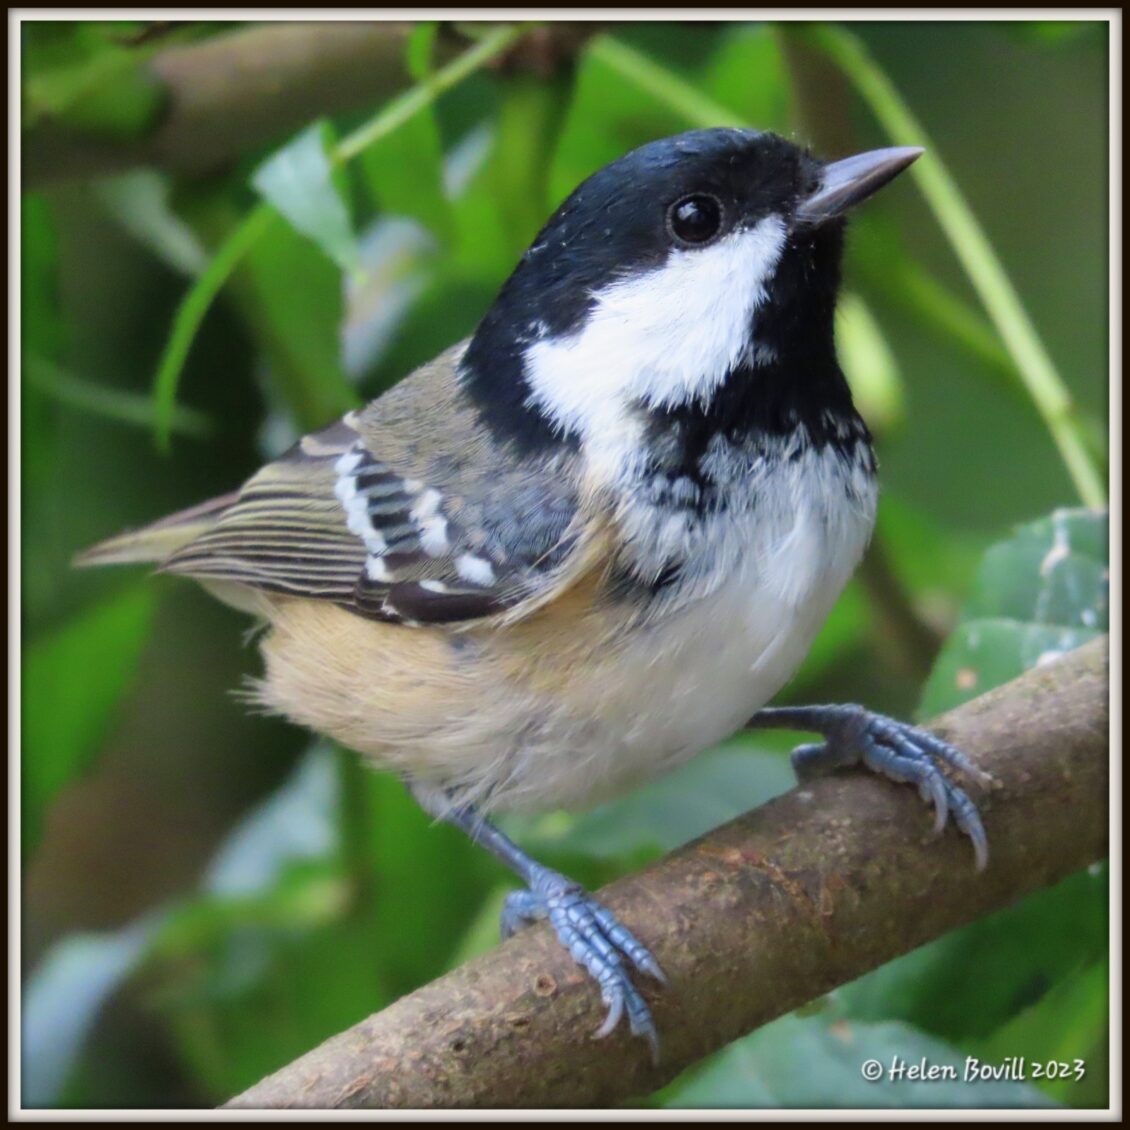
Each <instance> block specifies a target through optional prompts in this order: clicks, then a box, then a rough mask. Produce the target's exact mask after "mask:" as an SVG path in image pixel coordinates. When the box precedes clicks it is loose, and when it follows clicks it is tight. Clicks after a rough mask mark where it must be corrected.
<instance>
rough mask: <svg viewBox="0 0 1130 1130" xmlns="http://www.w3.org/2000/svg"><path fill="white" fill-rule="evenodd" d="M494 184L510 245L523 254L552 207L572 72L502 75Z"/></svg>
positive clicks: (510, 249) (513, 252)
mask: <svg viewBox="0 0 1130 1130" xmlns="http://www.w3.org/2000/svg"><path fill="white" fill-rule="evenodd" d="M500 87H501V90H500V93H501V105H500V107H499V113H498V125H497V134H496V138H495V146H494V152H493V153H492V154H491V163H490V174H491V175H490V186H491V189H492V191H493V193H494V195H495V198H496V200H497V201H498V206H499V208H500V211H501V216H502V223H503V228H504V229H505V232H506V236H507V241H506V246H507V249H508V252H509V254H510V257H511V258H512V259H516V258H518V256H520V255H521V254H522V253H523V252H524V251H525V250H526V248H527V247H528V246H529V245H530V243H531V242H532V241H533V239H534V237H535V236H536V235H537V233H538V231H539V230H540V228H541V226H542V224H544V223H545V219H546V215H547V214H548V212H549V211H550V207H551V204H550V197H549V170H550V168H551V166H552V163H553V156H554V152H555V150H556V148H557V142H558V139H559V137H560V134H561V129H562V126H563V125H564V123H565V117H566V112H567V111H568V109H569V103H570V99H571V95H572V91H573V74H572V71H571V70H563V71H562V72H560V73H559V74H557V75H555V76H553V77H552V78H548V79H546V78H539V77H537V76H535V75H529V74H521V73H518V74H512V75H507V76H505V77H503V78H502V79H501V80H500Z"/></svg>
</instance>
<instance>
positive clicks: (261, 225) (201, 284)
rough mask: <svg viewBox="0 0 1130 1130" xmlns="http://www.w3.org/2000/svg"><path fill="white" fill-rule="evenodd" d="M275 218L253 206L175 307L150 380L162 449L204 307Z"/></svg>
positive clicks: (263, 207) (263, 208)
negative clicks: (159, 359)
mask: <svg viewBox="0 0 1130 1130" xmlns="http://www.w3.org/2000/svg"><path fill="white" fill-rule="evenodd" d="M275 218H276V213H275V211H274V209H273V208H270V207H269V206H268V205H266V204H260V205H258V206H256V207H255V208H253V209H252V210H251V212H249V213H248V215H247V216H246V218H245V219H243V220H242V221H241V222H240V224H239V226H238V227H236V229H235V230H234V231H233V232H232V233H231V235H229V236H228V238H227V239H225V240H224V242H223V243H222V244H221V245H220V248H219V250H218V251H217V252H216V254H215V255H214V256H213V257H212V261H211V262H210V263H209V264H208V266H207V267H206V268H205V269H204V271H203V273H202V274H201V275H200V278H198V279H197V280H196V282H195V283H193V285H192V287H191V288H190V289H189V291H188V293H187V294H186V295H185V296H184V298H183V299H182V301H181V304H180V306H179V307H178V308H177V312H176V315H175V317H174V318H173V328H172V332H171V333H170V334H169V340H168V342H167V343H166V345H165V351H164V353H163V354H162V355H161V361H160V364H159V365H158V366H157V376H156V377H155V378H154V381H153V400H154V421H153V423H154V429H155V432H156V438H157V446H158V447H159V448H160V449H161V450H162V451H168V449H169V435H170V433H171V431H172V423H173V414H174V412H175V410H176V395H177V384H178V383H179V382H180V374H181V370H182V369H183V368H184V363H185V360H186V359H187V358H188V351H189V349H190V348H191V347H192V342H193V340H194V339H195V338H196V331H197V330H198V329H199V328H200V323H201V322H202V321H203V320H204V315H205V314H206V313H207V312H208V307H209V306H211V305H212V300H213V299H214V298H215V297H216V295H217V294H218V293H219V292H220V288H221V287H222V286H223V285H224V283H225V282H227V280H228V276H229V275H230V274H231V273H232V271H234V270H235V267H236V264H237V263H238V262H239V261H240V259H242V258H243V256H244V255H245V254H246V253H247V252H248V251H249V250H250V249H251V247H252V246H253V245H254V244H255V242H256V241H257V240H258V239H259V237H260V236H261V235H262V234H263V233H264V232H265V231H267V229H268V228H269V227H270V226H271V222H272V221H273V220H274V219H275Z"/></svg>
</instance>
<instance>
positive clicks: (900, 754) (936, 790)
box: [747, 706, 991, 871]
mask: <svg viewBox="0 0 1130 1130" xmlns="http://www.w3.org/2000/svg"><path fill="white" fill-rule="evenodd" d="M747 725H748V726H750V727H757V728H763V729H782V730H808V731H811V732H812V733H817V734H823V735H824V739H825V740H824V741H823V742H821V743H819V744H818V745H803V746H798V747H797V748H796V749H795V750H793V757H792V760H793V768H794V769H795V770H796V774H797V777H798V779H800V780H802V781H803V780H807V779H810V778H812V777H814V776H818V775H820V774H824V773H829V772H831V771H832V770H834V769H839V768H842V767H843V766H846V765H856V764H859V763H860V762H862V763H863V764H864V765H866V766H867V768H868V769H872V770H874V771H875V772H876V773H882V774H883V775H884V776H885V777H890V778H891V779H892V780H894V781H905V782H907V783H909V784H912V785H917V786H918V792H919V793H920V794H921V796H922V798H923V800H925V801H927V802H928V803H930V804H932V805H933V806H934V812H935V817H936V818H935V821H934V826H935V829H936V830H937V831H939V832H940V831H941V830H942V829H943V828H944V827H945V824H946V820H947V818H948V817H949V816H950V815H951V814H952V815H953V818H954V823H956V824H957V826H958V828H960V829H961V831H962V832H964V833H965V834H966V835H967V836H968V837H969V839H970V840H971V841H972V842H973V853H974V857H975V859H976V864H977V870H978V871H981V870H983V869H984V867H985V865H986V864H987V863H988V861H989V841H988V837H987V836H986V835H985V828H984V825H983V824H982V823H981V816H980V814H979V813H978V811H977V806H976V805H975V804H974V803H973V801H972V800H971V799H970V798H969V796H968V794H967V793H965V792H964V790H962V789H959V788H958V787H957V786H956V785H955V784H953V783H952V782H951V781H949V780H948V779H947V778H946V776H945V775H944V774H943V773H942V772H941V770H940V769H939V768H938V765H939V763H941V764H945V765H949V766H950V767H951V768H953V769H957V770H958V771H959V772H961V773H964V774H965V775H966V776H968V777H971V778H973V779H974V780H977V781H979V782H981V783H982V784H984V783H987V782H988V781H990V780H991V778H990V777H989V775H988V774H987V773H985V772H984V771H982V770H981V769H978V768H977V766H976V765H974V764H973V762H971V761H970V760H969V758H967V757H966V756H965V754H963V753H962V752H961V751H960V750H958V749H955V748H954V747H953V746H951V745H950V744H949V743H948V742H944V741H942V739H941V738H939V737H937V736H936V735H934V734H931V733H930V732H929V731H928V730H922V729H919V728H918V727H917V726H911V725H910V724H909V723H906V722H898V721H896V720H895V719H893V718H887V717H886V716H885V715H882V714H874V713H872V712H871V711H870V710H866V709H864V708H863V707H862V706H782V707H773V708H771V709H767V710H759V711H758V712H757V713H756V714H755V715H754V716H753V717H752V718H751V719H750V720H749V722H748V723H747Z"/></svg>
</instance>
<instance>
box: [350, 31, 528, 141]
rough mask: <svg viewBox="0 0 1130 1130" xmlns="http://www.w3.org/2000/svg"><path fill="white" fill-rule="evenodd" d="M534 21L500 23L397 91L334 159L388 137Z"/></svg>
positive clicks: (492, 56) (479, 66)
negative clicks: (409, 86) (443, 64)
mask: <svg viewBox="0 0 1130 1130" xmlns="http://www.w3.org/2000/svg"><path fill="white" fill-rule="evenodd" d="M531 26H532V25H530V24H518V25H515V26H513V27H501V28H499V29H497V30H496V31H492V32H490V34H489V35H486V36H484V37H483V39H482V40H480V41H479V42H478V43H476V44H475V46H474V47H472V48H470V49H469V50H467V51H464V52H463V54H462V55H460V56H459V57H458V58H457V59H453V60H452V61H451V62H450V63H448V65H447V66H446V67H443V68H441V69H440V70H438V71H436V72H435V73H434V74H433V75H431V76H429V77H428V78H426V79H425V80H424V81H423V82H421V83H419V84H418V85H416V86H414V87H412V89H411V90H406V91H405V92H404V93H403V94H400V95H397V97H396V98H394V99H393V100H392V101H391V102H390V103H388V105H387V106H385V107H384V109H383V110H381V112H380V113H379V114H377V115H376V117H374V118H373V119H372V120H371V121H368V122H366V123H365V125H363V126H361V127H360V128H358V129H356V130H354V131H353V132H352V133H351V134H350V135H349V136H348V137H344V138H342V140H341V141H340V142H339V143H338V144H337V146H336V147H335V148H334V151H333V159H334V160H335V161H339V162H343V163H344V162H346V161H351V160H352V159H353V158H354V157H356V156H357V155H358V154H359V153H360V152H361V151H362V150H363V149H368V148H369V146H370V145H372V144H374V143H375V142H377V141H380V139H381V138H382V137H387V136H388V135H389V134H390V133H392V131H393V130H394V129H396V128H397V127H398V126H402V125H403V124H404V123H405V122H407V121H408V120H409V119H410V118H412V117H414V116H415V115H416V114H418V113H419V112H420V111H421V110H424V109H426V108H427V107H428V106H430V105H431V104H432V103H433V102H434V101H435V100H436V99H437V98H438V97H439V96H440V95H441V94H443V93H445V92H446V91H448V90H450V89H451V88H452V87H453V86H457V85H458V84H459V83H461V82H462V81H463V80H464V79H465V78H468V77H469V76H470V75H472V74H474V72H475V71H477V70H479V69H480V68H481V67H483V66H485V65H486V64H487V63H489V62H490V61H491V59H493V58H495V57H496V56H498V55H500V54H501V53H502V52H503V51H505V50H506V48H507V47H509V46H511V45H512V44H513V43H514V42H515V41H516V40H517V39H519V38H520V37H521V36H522V35H524V34H525V32H526V31H528V30H529V28H530V27H531Z"/></svg>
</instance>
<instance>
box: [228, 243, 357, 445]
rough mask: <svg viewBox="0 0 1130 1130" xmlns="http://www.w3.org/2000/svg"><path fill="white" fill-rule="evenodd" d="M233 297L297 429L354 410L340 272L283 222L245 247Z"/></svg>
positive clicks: (234, 279)
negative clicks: (344, 356)
mask: <svg viewBox="0 0 1130 1130" xmlns="http://www.w3.org/2000/svg"><path fill="white" fill-rule="evenodd" d="M232 297H233V298H234V299H235V301H236V303H237V305H238V307H239V309H240V311H241V313H242V314H243V316H244V317H245V318H246V319H247V321H248V322H249V324H250V325H251V327H252V329H253V330H254V332H255V336H256V340H257V341H258V343H259V345H260V348H261V349H262V350H263V353H264V355H265V356H266V359H267V361H268V365H269V368H268V378H269V380H270V382H271V384H272V386H273V390H274V391H275V392H277V394H278V396H279V398H280V399H281V400H282V401H283V402H284V403H285V404H286V406H287V407H288V408H289V410H290V413H291V416H292V419H293V420H294V422H295V423H296V424H297V427H298V428H299V429H301V430H309V429H311V428H317V427H321V426H323V425H324V424H328V423H330V422H331V421H332V420H334V419H335V418H336V417H337V416H340V415H341V414H342V413H344V412H347V411H349V409H350V408H354V407H356V406H357V403H358V396H357V393H356V392H355V390H354V389H353V387H352V385H351V384H350V382H349V378H348V377H347V375H346V373H345V368H344V364H343V362H342V350H341V341H342V323H343V321H344V316H345V309H344V307H345V302H344V297H343V294H342V278H341V273H340V271H339V270H338V268H337V266H336V265H335V264H334V263H332V262H331V261H330V260H329V259H327V258H326V257H325V255H323V254H322V253H321V252H320V251H319V250H318V249H317V248H316V247H315V246H314V245H313V244H312V243H311V242H310V240H308V239H306V238H304V237H303V236H301V235H299V234H298V232H297V231H295V230H294V229H293V228H291V227H289V226H288V225H285V224H276V225H275V228H274V230H273V231H272V232H271V234H270V236H269V238H265V239H262V240H259V241H257V242H255V243H254V244H253V245H252V246H251V247H250V248H248V250H247V252H246V254H245V256H244V259H243V263H242V266H241V268H240V270H239V271H238V272H237V273H236V275H235V277H234V278H233V280H232Z"/></svg>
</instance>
